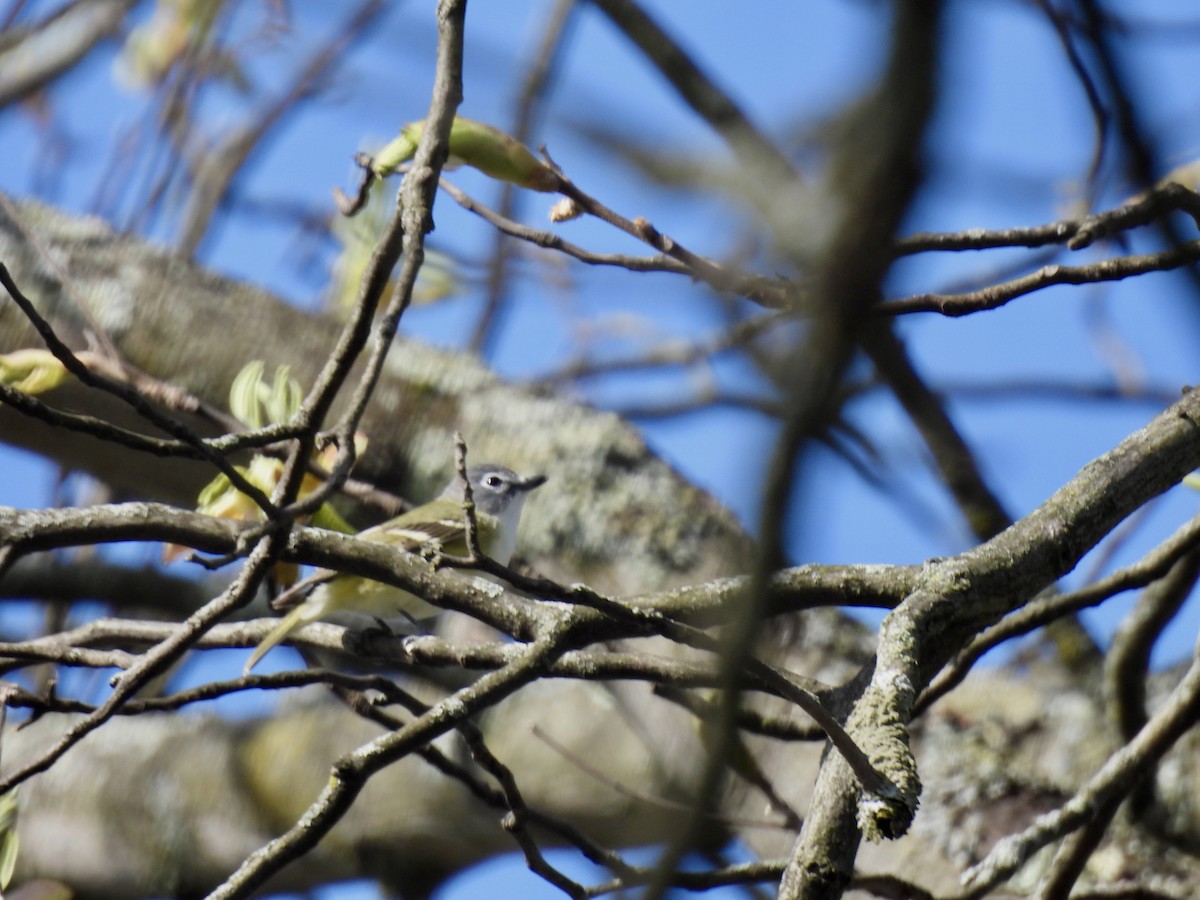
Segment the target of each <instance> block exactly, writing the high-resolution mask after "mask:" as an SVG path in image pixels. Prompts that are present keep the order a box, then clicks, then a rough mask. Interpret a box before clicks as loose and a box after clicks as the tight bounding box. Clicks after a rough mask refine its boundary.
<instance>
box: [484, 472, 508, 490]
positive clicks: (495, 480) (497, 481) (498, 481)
mask: <svg viewBox="0 0 1200 900" xmlns="http://www.w3.org/2000/svg"><path fill="white" fill-rule="evenodd" d="M483 483H484V484H485V485H487V486H488V487H490V488H493V489H494V488H498V487H500V485H502V484H504V479H503V478H501V477H500V476H499V475H489V476H487V478H485V479H483Z"/></svg>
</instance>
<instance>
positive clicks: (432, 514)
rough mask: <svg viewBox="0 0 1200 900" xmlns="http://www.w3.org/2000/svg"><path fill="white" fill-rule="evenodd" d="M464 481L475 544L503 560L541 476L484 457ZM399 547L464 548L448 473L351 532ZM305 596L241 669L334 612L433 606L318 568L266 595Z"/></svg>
mask: <svg viewBox="0 0 1200 900" xmlns="http://www.w3.org/2000/svg"><path fill="white" fill-rule="evenodd" d="M467 480H468V481H469V482H470V483H471V493H472V496H473V498H474V500H475V520H476V523H477V524H478V537H479V547H480V549H481V550H482V551H483V552H484V553H485V554H486V555H488V556H489V557H491V558H492V559H494V560H496V561H497V562H498V563H500V564H501V565H508V561H509V560H510V559H512V555H513V551H514V550H515V549H516V547H517V529H518V527H519V526H520V524H521V510H522V508H523V507H524V506H525V498H526V497H527V496H528V494H529V492H530V491H532V490H533V489H534V488H536V487H540V486H541V485H542V484H544V483H545V481H546V476H545V475H531V476H529V477H528V478H522V477H521V476H520V475H518V474H517V473H516V472H514V471H513V470H512V469H506V468H505V467H504V466H498V465H494V464H491V463H487V464H484V465H480V466H471V467H470V468H469V469H467ZM358 536H359V537H360V538H363V539H364V540H368V541H378V542H379V543H382V544H390V545H392V546H395V547H402V548H404V549H405V550H408V551H410V552H422V551H428V550H435V551H438V552H441V553H446V554H450V555H453V556H464V555H466V552H467V540H466V522H465V519H464V514H463V492H462V486H461V485H460V484H459V482H458V479H457V478H455V479H452V480H451V481H450V483H449V484H448V485H446V489H445V490H444V491H442V493H441V496H439V497H438V498H437V499H436V500H431V501H430V502H429V503H426V504H424V505H423V506H418V507H417V508H415V509H410V510H409V511H408V512H406V513H404V514H403V515H401V516H397V517H396V518H394V519H390V520H388V521H387V522H383V523H381V524H379V525H375V526H374V527H372V528H368V529H366V530H365V531H363V532H360V533H359V535H358ZM306 594H307V595H308V596H307V597H305V599H304V600H303V601H302V602H300V603H299V605H297V606H296V607H295V608H294V609H292V610H291V612H289V613H288V614H287V615H286V616H284V618H283V620H282V621H280V623H279V624H278V625H276V626H275V627H274V628H273V629H272V630H271V632H270V634H268V635H267V636H266V637H265V638H263V640H262V643H260V644H259V645H258V646H257V647H255V648H254V652H253V653H252V654H250V659H249V661H247V663H246V668H245V670H244V671H246V672H249V671H250V670H251V669H252V668H253V667H254V665H255V664H256V663H257V662H258V661H259V660H260V659H262V658H263V656H264V655H265V654H266V652H267V651H268V650H270V649H271V648H272V647H274V646H275V645H276V644H278V643H279V642H280V641H282V640H284V638H286V637H287V636H288V635H290V634H291V633H292V632H293V631H295V630H296V629H297V628H301V627H303V626H305V625H308V624H311V623H312V622H317V621H320V620H321V619H324V618H327V617H329V616H331V615H333V614H334V613H338V612H355V613H361V614H365V615H368V616H376V617H381V618H386V617H389V616H395V615H397V614H401V615H404V616H405V617H407V618H410V619H413V620H419V619H429V618H432V617H433V616H436V615H437V614H438V613H439V612H441V610H440V609H438V608H437V607H436V606H433V605H432V604H429V603H426V602H425V601H424V600H422V599H421V598H420V597H417V596H414V595H413V594H410V593H409V592H408V591H405V590H401V589H400V588H397V587H392V586H391V585H388V584H383V583H381V582H378V581H372V580H371V579H369V578H362V577H359V576H357V575H343V574H339V573H337V572H331V571H329V570H321V571H320V572H318V573H317V574H315V575H312V576H310V577H309V578H306V579H304V580H303V581H301V582H299V583H298V584H296V585H294V586H293V587H291V588H289V589H288V590H286V591H284V592H283V593H282V594H280V595H279V596H278V597H276V598H275V600H274V601H272V605H273V606H275V607H276V608H277V609H279V608H282V609H286V608H288V607H289V606H291V605H292V604H293V603H294V602H295V601H296V598H298V597H303V596H304V595H306Z"/></svg>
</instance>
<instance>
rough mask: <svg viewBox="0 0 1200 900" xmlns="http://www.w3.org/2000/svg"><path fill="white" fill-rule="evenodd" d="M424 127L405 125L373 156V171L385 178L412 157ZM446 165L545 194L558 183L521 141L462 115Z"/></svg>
mask: <svg viewBox="0 0 1200 900" xmlns="http://www.w3.org/2000/svg"><path fill="white" fill-rule="evenodd" d="M424 130H425V122H424V121H420V122H409V123H408V124H407V125H405V126H404V128H403V129H401V131H400V135H399V137H397V138H396V139H395V140H393V141H392V142H391V143H389V144H388V145H387V146H386V147H384V148H383V149H382V150H381V151H379V153H378V155H376V156H375V158H374V160H373V161H372V164H371V169H372V171H373V172H374V173H375V174H376V175H379V176H380V177H386V176H388V175H391V174H392V173H393V172H395V171H396V169H397V168H398V167H399V166H400V165H401V164H402V163H406V162H408V161H409V160H410V159H412V158H413V156H414V154H416V152H417V143H418V142H419V141H420V140H421V134H422V132H424ZM447 164H448V165H465V166H471V167H472V168H474V169H478V170H479V171H480V172H483V173H484V174H485V175H490V176H491V177H492V178H496V179H499V180H500V181H508V182H511V183H512V184H515V185H517V186H518V187H523V188H529V189H530V190H534V191H542V192H544V193H553V192H555V191H557V190H558V188H559V185H560V183H561V182H560V179H559V177H558V175H557V174H555V172H554V170H553V169H551V168H550V167H549V166H547V165H546V164H545V163H543V162H542V161H541V160H539V159H538V158H537V157H536V156H534V155H533V153H532V152H531V151H530V150H529V148H528V147H526V146H525V145H524V144H522V143H521V142H520V141H517V140H516V139H514V138H512V137H510V136H509V135H507V134H505V133H504V132H503V131H500V130H499V129H498V128H493V127H492V126H491V125H486V124H484V123H483V122H476V121H475V120H474V119H464V118H463V117H462V116H459V117H458V118H456V119H455V120H454V123H453V124H452V125H451V126H450V159H449V160H448V161H447Z"/></svg>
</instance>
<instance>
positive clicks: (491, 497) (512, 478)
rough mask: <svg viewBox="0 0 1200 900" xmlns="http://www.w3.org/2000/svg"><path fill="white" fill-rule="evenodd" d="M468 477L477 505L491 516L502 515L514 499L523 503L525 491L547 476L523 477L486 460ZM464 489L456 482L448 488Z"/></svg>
mask: <svg viewBox="0 0 1200 900" xmlns="http://www.w3.org/2000/svg"><path fill="white" fill-rule="evenodd" d="M467 480H468V481H470V482H471V493H472V494H473V495H474V497H475V507H476V509H478V510H479V511H480V512H481V513H485V514H487V515H489V516H503V515H504V513H505V511H506V510H507V509H508V508H509V507H510V506H511V505H512V504H513V503H514V502H515V501H520V502H519V503H518V506H522V505H524V503H525V495H526V494H528V493H529V492H530V491H532V490H533V489H534V488H536V487H541V486H542V485H543V484H545V483H546V476H545V475H530V476H529V477H528V478H522V477H521V476H520V475H518V474H517V473H516V472H514V471H513V470H512V469H506V468H505V467H504V466H498V465H495V464H494V463H484V464H483V465H479V466H471V467H470V468H468V469H467ZM461 491H462V486H461V485H460V484H458V483H457V482H455V483H452V484H451V485H450V486H449V487H448V488H447V493H451V494H453V493H455V492H458V493H461Z"/></svg>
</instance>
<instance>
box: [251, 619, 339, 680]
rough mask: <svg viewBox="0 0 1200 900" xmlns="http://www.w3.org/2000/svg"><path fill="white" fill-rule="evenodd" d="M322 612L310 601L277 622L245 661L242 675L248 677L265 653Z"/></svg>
mask: <svg viewBox="0 0 1200 900" xmlns="http://www.w3.org/2000/svg"><path fill="white" fill-rule="evenodd" d="M323 613H324V610H323V609H321V607H320V606H319V605H318V604H316V603H313V602H311V601H309V602H306V603H301V604H300V605H299V606H297V607H295V608H294V609H293V610H292V611H291V612H289V613H288V614H287V615H286V616H284V617H283V618H282V619H280V620H279V624H278V625H276V626H275V627H274V628H272V629H271V631H270V633H269V634H268V635H267V636H266V637H265V638H263V639H262V642H261V643H260V644H259V645H258V646H257V647H255V648H254V652H253V653H251V654H250V659H248V660H247V661H246V667H245V668H244V669H242V674H243V675H249V674H250V670H251V669H253V668H254V666H255V665H257V663H258V661H259V660H260V659H262V658H263V657H264V656H266V654H267V651H268V650H270V649H271V648H272V647H274V646H276V645H277V644H278V643H279V642H280V641H282V640H283V639H284V638H286V637H287V636H288V635H289V634H291V633H292V632H293V631H295V630H296V629H297V628H302V627H303V626H305V625H308V624H311V623H312V622H316V621H317V620H318V619H320V618H321V616H322V614H323Z"/></svg>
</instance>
